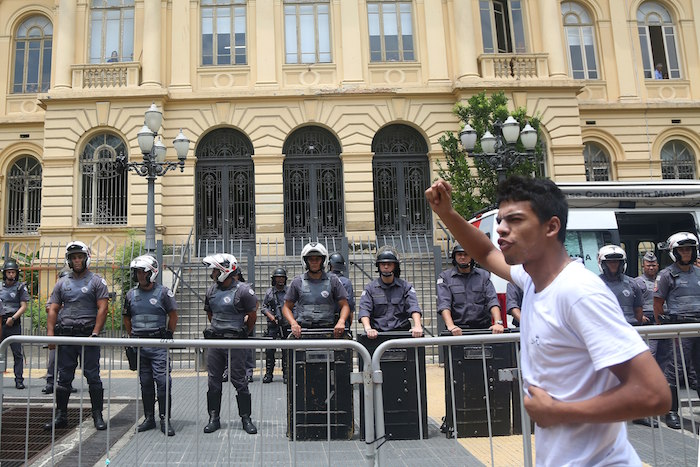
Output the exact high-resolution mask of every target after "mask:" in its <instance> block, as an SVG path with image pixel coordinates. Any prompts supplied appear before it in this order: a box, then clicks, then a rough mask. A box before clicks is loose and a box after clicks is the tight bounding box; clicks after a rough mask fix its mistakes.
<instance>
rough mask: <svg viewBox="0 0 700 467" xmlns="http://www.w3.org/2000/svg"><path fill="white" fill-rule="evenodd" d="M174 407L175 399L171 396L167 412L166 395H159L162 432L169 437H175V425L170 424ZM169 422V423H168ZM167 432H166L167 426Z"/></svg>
mask: <svg viewBox="0 0 700 467" xmlns="http://www.w3.org/2000/svg"><path fill="white" fill-rule="evenodd" d="M172 406H173V398H172V396H170V397H169V398H168V404H167V409H168V410H167V412H166V404H165V394H158V413H159V414H160V431H161V432H162V433H163V434H166V433H167V435H168V436H175V430H174V429H173V424H172V423H171V422H170V415H171V409H172ZM166 420H167V423H166ZM166 424H167V425H168V426H167V430H166V426H165V425H166Z"/></svg>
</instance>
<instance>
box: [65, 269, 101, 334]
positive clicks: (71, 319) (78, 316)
mask: <svg viewBox="0 0 700 467" xmlns="http://www.w3.org/2000/svg"><path fill="white" fill-rule="evenodd" d="M94 277H95V274H94V273H93V272H91V271H87V272H86V273H85V275H83V276H82V277H80V278H77V279H76V278H74V277H72V276H69V277H66V278H65V279H64V280H62V281H61V296H62V297H63V310H61V313H60V314H59V316H58V324H61V325H63V326H73V325H94V324H95V320H96V319H97V300H96V297H95V293H94V290H90V282H91V281H92V280H93V278H94Z"/></svg>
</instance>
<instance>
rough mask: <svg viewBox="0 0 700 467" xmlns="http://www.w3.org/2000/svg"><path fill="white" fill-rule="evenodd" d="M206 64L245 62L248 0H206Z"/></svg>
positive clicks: (203, 45) (203, 3) (241, 63)
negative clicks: (246, 0)
mask: <svg viewBox="0 0 700 467" xmlns="http://www.w3.org/2000/svg"><path fill="white" fill-rule="evenodd" d="M201 12H202V32H201V34H202V65H205V66H209V65H219V66H227V65H245V64H246V63H248V62H247V58H246V57H247V55H246V50H247V49H248V37H247V34H246V2H245V0H202V2H201Z"/></svg>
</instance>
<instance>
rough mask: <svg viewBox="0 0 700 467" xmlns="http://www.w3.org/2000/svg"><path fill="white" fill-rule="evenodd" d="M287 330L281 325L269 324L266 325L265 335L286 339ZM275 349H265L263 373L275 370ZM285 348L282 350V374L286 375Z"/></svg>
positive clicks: (270, 372) (286, 352)
mask: <svg viewBox="0 0 700 467" xmlns="http://www.w3.org/2000/svg"><path fill="white" fill-rule="evenodd" d="M288 334H289V332H287V331H285V329H284V328H283V327H281V326H276V325H269V324H268V326H267V333H266V335H267V337H271V338H273V339H286V338H287V335H288ZM276 351H277V349H265V373H269V374H272V372H273V371H274V370H275V352H276ZM287 354H288V351H287V350H282V374H283V375H284V376H287Z"/></svg>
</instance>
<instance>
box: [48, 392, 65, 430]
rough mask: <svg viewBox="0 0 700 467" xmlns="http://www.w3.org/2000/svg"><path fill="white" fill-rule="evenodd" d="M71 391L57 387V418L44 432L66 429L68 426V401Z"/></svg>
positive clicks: (49, 423)
mask: <svg viewBox="0 0 700 467" xmlns="http://www.w3.org/2000/svg"><path fill="white" fill-rule="evenodd" d="M69 398H70V391H69V390H66V388H63V387H61V386H56V418H54V420H53V421H52V422H48V423H46V424H45V425H44V430H47V431H49V430H51V429H53V428H65V427H67V426H68V399H69Z"/></svg>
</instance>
